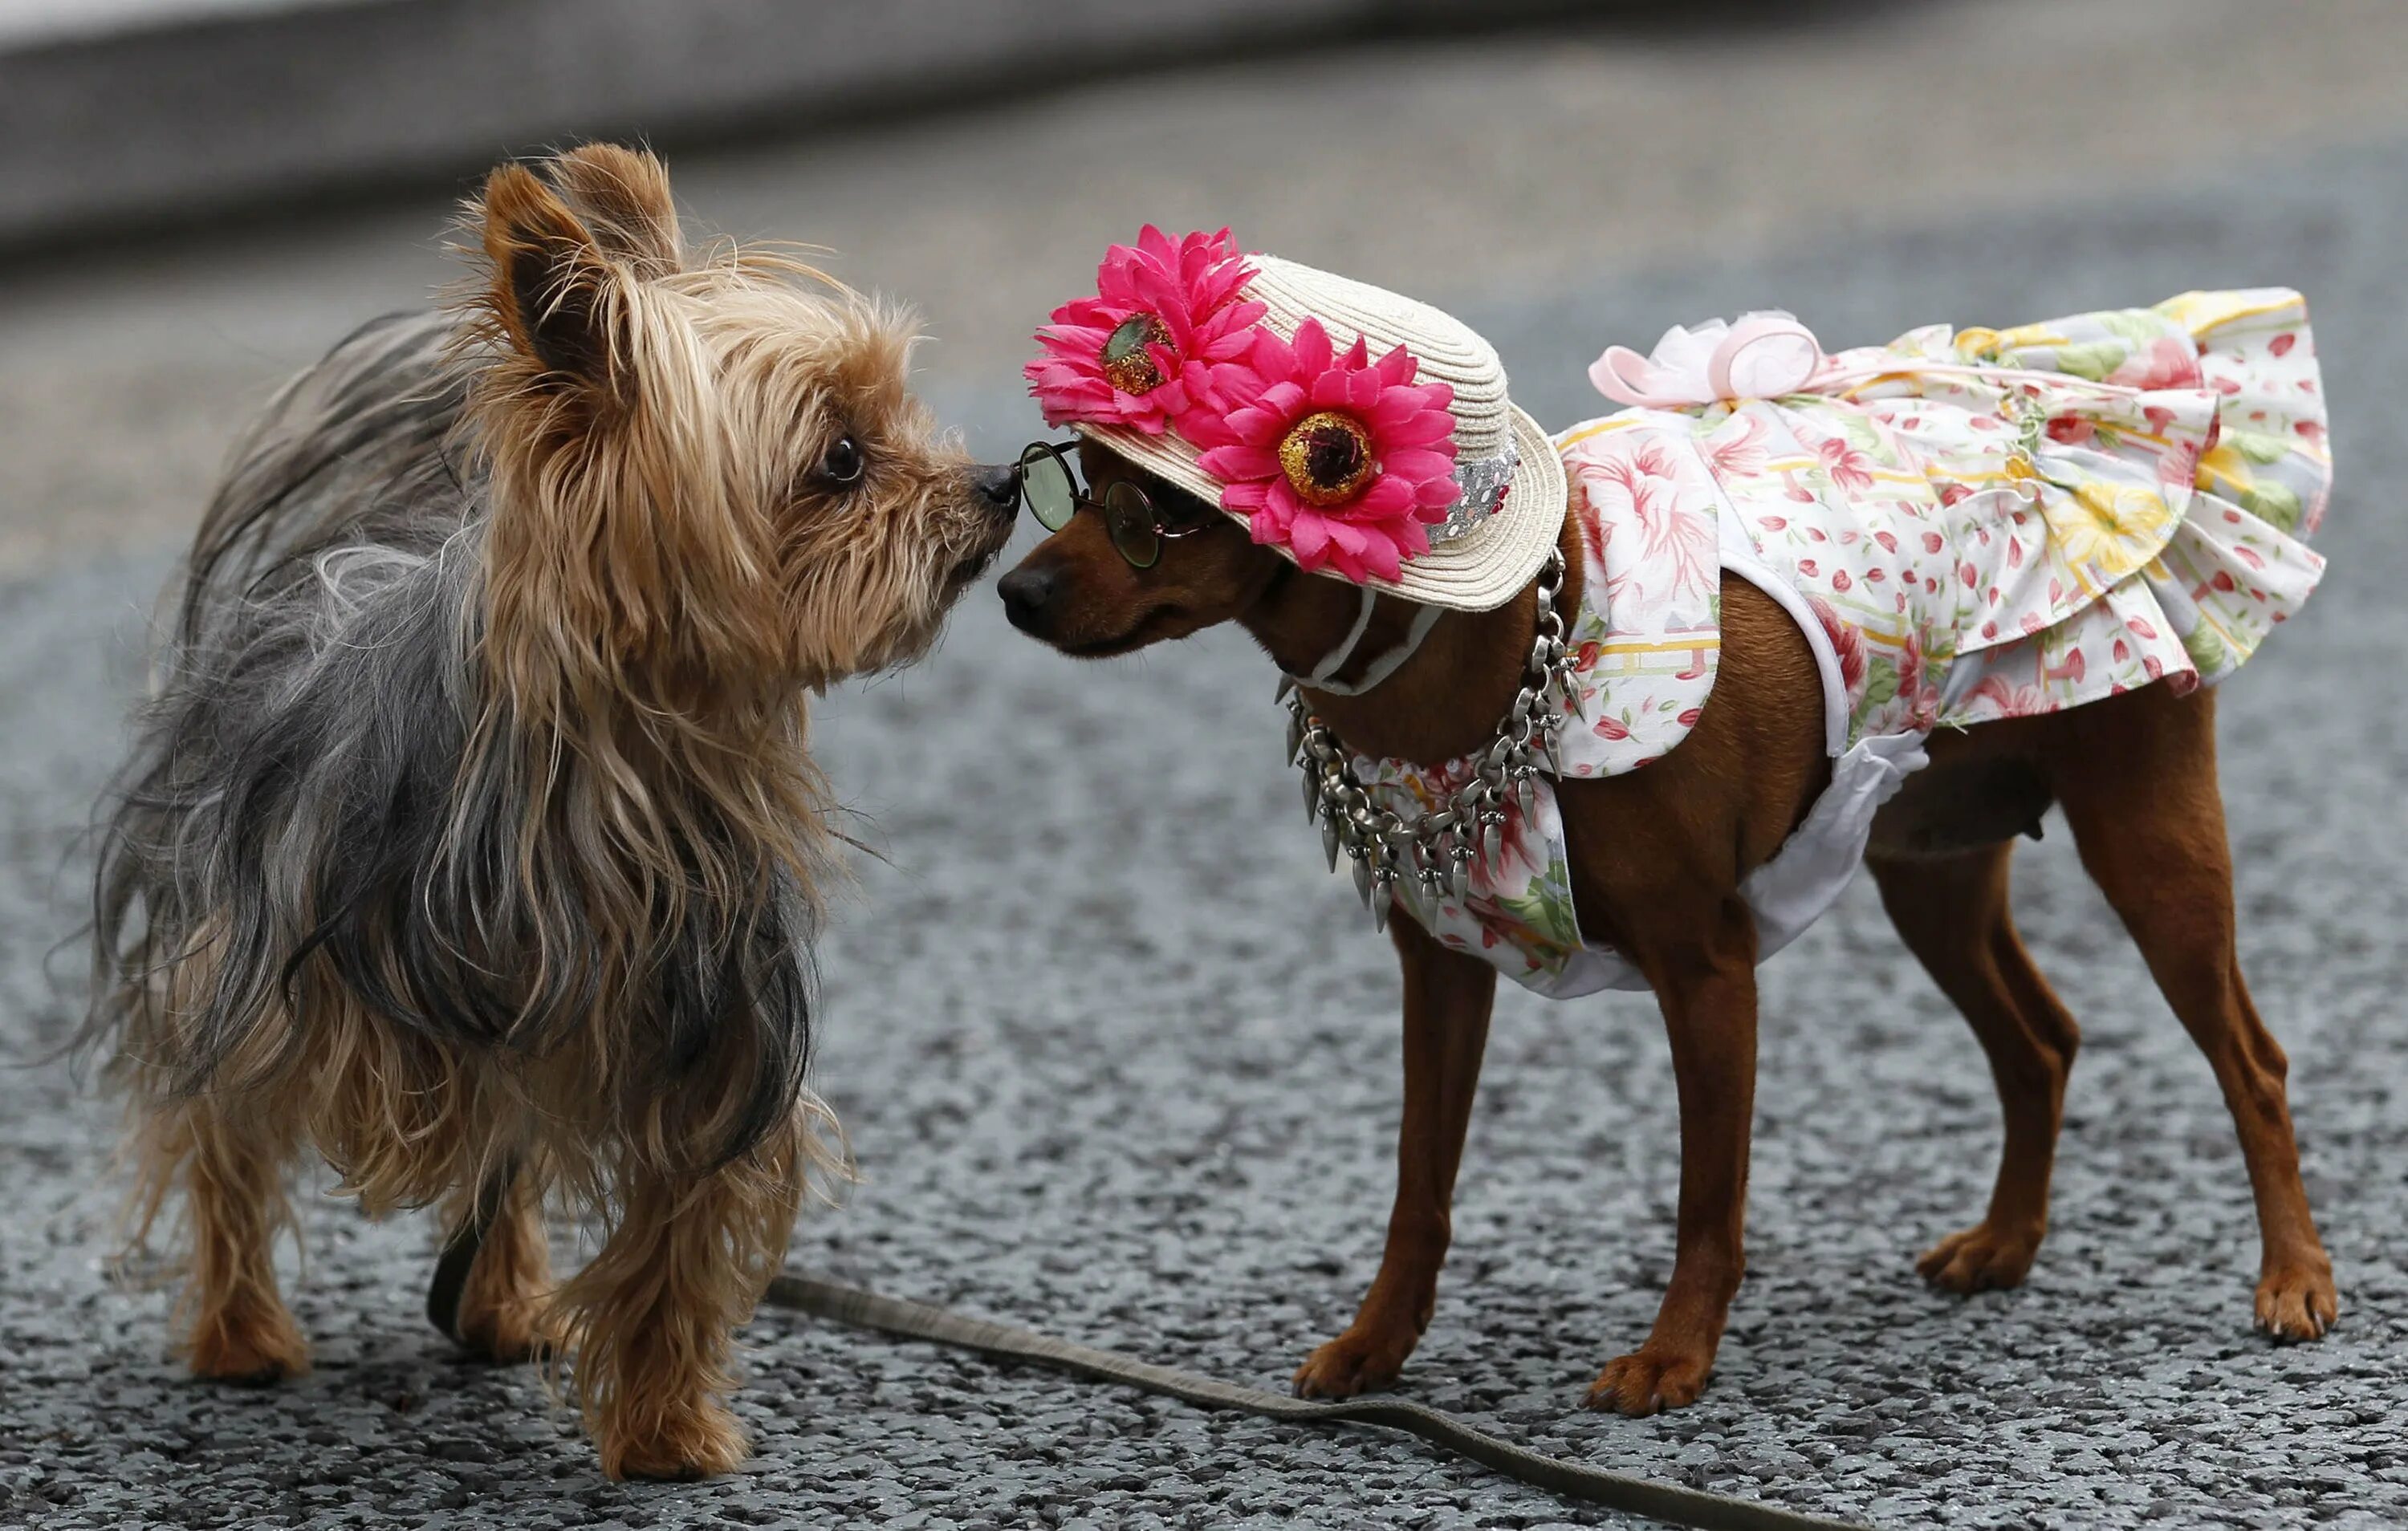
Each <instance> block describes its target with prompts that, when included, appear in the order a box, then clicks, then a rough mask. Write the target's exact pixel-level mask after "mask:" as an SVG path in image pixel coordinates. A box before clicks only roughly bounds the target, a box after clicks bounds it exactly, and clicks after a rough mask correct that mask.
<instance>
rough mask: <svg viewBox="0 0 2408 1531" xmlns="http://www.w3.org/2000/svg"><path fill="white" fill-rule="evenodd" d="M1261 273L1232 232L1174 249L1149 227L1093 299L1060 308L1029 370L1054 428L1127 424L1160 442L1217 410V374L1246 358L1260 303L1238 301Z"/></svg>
mask: <svg viewBox="0 0 2408 1531" xmlns="http://www.w3.org/2000/svg"><path fill="white" fill-rule="evenodd" d="M1253 278H1254V268H1253V267H1252V266H1250V265H1247V264H1246V258H1245V257H1244V256H1243V255H1241V254H1240V253H1239V252H1238V250H1237V247H1236V245H1235V243H1234V242H1233V241H1232V240H1231V239H1230V237H1229V231H1228V230H1227V229H1223V230H1222V231H1221V232H1220V233H1218V234H1201V233H1198V234H1190V235H1186V236H1183V237H1182V238H1181V239H1180V240H1179V241H1178V242H1177V243H1175V244H1174V243H1173V242H1172V241H1171V239H1170V237H1169V236H1168V235H1166V234H1164V233H1163V232H1162V231H1161V230H1160V229H1158V228H1155V227H1154V225H1153V224H1151V223H1148V224H1147V225H1146V226H1145V228H1144V230H1143V231H1142V232H1141V233H1140V234H1139V235H1138V236H1137V244H1136V245H1135V246H1134V247H1132V246H1129V245H1114V246H1112V248H1111V250H1108V251H1106V252H1105V254H1104V262H1103V265H1100V266H1097V268H1096V290H1097V295H1096V296H1094V297H1089V298H1078V299H1075V300H1073V301H1072V302H1069V303H1066V304H1064V305H1063V306H1062V307H1060V308H1056V309H1054V313H1053V322H1052V323H1051V324H1048V325H1047V326H1046V327H1045V328H1043V329H1040V330H1039V331H1038V332H1037V338H1038V340H1039V343H1041V344H1042V345H1043V346H1044V347H1045V351H1046V354H1045V355H1043V356H1040V357H1039V358H1038V359H1037V360H1035V361H1033V362H1031V363H1029V364H1028V365H1026V366H1025V367H1024V368H1022V369H1021V371H1022V375H1023V376H1024V377H1025V378H1026V379H1028V391H1029V392H1030V393H1033V394H1035V395H1036V398H1037V403H1038V407H1039V408H1040V409H1042V410H1043V411H1044V414H1045V422H1046V423H1047V424H1049V425H1062V424H1067V423H1068V422H1072V421H1081V422H1095V423H1099V424H1109V425H1127V426H1132V427H1134V428H1136V429H1138V430H1140V431H1143V432H1145V433H1146V434H1147V435H1149V436H1159V435H1161V434H1162V432H1163V430H1164V429H1165V428H1166V427H1168V426H1175V425H1177V424H1178V422H1179V420H1180V417H1181V416H1183V415H1184V414H1185V413H1187V412H1188V411H1189V410H1191V409H1195V408H1220V407H1221V406H1222V405H1223V404H1224V403H1225V401H1223V400H1221V399H1220V398H1219V397H1218V396H1217V395H1216V393H1215V392H1214V390H1213V386H1212V371H1211V369H1212V366H1213V365H1214V364H1216V363H1223V362H1231V361H1235V360H1236V359H1238V358H1239V357H1240V356H1242V355H1243V354H1245V351H1246V347H1247V345H1248V343H1249V341H1250V340H1251V337H1252V334H1253V331H1252V329H1251V326H1252V325H1253V324H1254V321H1256V320H1258V319H1260V318H1262V316H1263V314H1264V313H1265V311H1266V310H1265V308H1264V307H1263V305H1261V304H1259V303H1254V302H1240V300H1239V293H1240V292H1241V291H1242V290H1243V289H1244V287H1245V285H1246V283H1247V282H1248V281H1250V280H1251V279H1253Z"/></svg>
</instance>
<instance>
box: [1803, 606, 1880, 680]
mask: <svg viewBox="0 0 2408 1531" xmlns="http://www.w3.org/2000/svg"><path fill="white" fill-rule="evenodd" d="M1806 604H1807V605H1808V606H1810V607H1813V608H1814V619H1815V620H1816V621H1817V622H1821V623H1822V624H1823V631H1824V633H1825V634H1826V635H1828V637H1829V638H1830V639H1831V652H1832V654H1833V656H1834V657H1836V658H1837V659H1838V660H1839V662H1840V680H1841V682H1842V684H1844V685H1845V686H1846V687H1847V688H1848V692H1849V694H1851V695H1853V694H1855V693H1856V688H1857V687H1859V686H1861V685H1863V684H1864V683H1865V636H1864V635H1863V634H1862V633H1859V632H1857V631H1856V629H1855V628H1853V627H1851V626H1849V625H1848V624H1847V623H1846V622H1842V621H1841V620H1840V614H1839V613H1838V612H1837V611H1834V610H1832V609H1831V603H1830V602H1828V601H1827V600H1825V599H1823V598H1822V597H1821V596H1820V595H1809V596H1807V597H1806Z"/></svg>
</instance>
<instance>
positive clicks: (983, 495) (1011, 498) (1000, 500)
mask: <svg viewBox="0 0 2408 1531" xmlns="http://www.w3.org/2000/svg"><path fill="white" fill-rule="evenodd" d="M970 493H971V494H975V495H977V496H978V497H979V499H980V501H981V502H982V504H984V505H985V506H986V508H988V509H990V510H995V511H998V512H1000V513H1002V514H1003V515H1006V516H1010V515H1012V514H1015V513H1016V512H1018V510H1019V509H1020V469H1019V467H1018V466H1016V465H1013V464H1010V463H1006V464H1003V465H1001V466H997V465H994V464H991V463H990V464H986V465H982V466H979V467H974V468H972V469H970Z"/></svg>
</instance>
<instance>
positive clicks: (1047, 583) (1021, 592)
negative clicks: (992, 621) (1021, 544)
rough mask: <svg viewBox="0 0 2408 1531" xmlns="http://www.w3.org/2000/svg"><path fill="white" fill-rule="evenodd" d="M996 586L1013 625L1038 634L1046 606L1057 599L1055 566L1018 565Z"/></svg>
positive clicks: (1043, 620) (1005, 613)
mask: <svg viewBox="0 0 2408 1531" xmlns="http://www.w3.org/2000/svg"><path fill="white" fill-rule="evenodd" d="M995 589H996V594H998V595H1001V596H1002V597H1003V614H1004V616H1005V617H1007V618H1008V619H1010V620H1011V625H1012V626H1014V627H1017V628H1019V629H1020V630H1021V631H1022V632H1024V633H1030V634H1034V633H1036V632H1038V631H1039V629H1040V628H1041V627H1042V626H1043V625H1044V623H1045V610H1046V608H1047V607H1049V606H1051V605H1052V604H1053V602H1054V571H1053V570H1052V569H1042V568H1039V569H1032V568H1025V567H1023V568H1016V569H1014V570H1012V571H1011V573H1010V574H1007V575H1005V576H1004V577H1003V578H1002V579H998V580H996V583H995Z"/></svg>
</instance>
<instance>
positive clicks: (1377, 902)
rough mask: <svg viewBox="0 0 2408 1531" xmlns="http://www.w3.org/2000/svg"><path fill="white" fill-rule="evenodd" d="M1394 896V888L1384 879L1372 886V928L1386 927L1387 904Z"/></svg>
mask: <svg viewBox="0 0 2408 1531" xmlns="http://www.w3.org/2000/svg"><path fill="white" fill-rule="evenodd" d="M1394 896H1395V889H1394V888H1393V886H1392V885H1391V884H1389V883H1388V882H1387V881H1385V880H1382V881H1380V882H1379V883H1377V884H1375V885H1374V886H1373V888H1372V892H1371V928H1372V929H1373V930H1377V931H1385V930H1386V929H1387V928H1388V905H1389V904H1390V903H1391V902H1393V901H1394Z"/></svg>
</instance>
